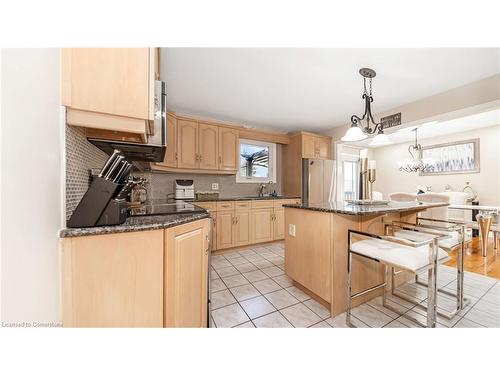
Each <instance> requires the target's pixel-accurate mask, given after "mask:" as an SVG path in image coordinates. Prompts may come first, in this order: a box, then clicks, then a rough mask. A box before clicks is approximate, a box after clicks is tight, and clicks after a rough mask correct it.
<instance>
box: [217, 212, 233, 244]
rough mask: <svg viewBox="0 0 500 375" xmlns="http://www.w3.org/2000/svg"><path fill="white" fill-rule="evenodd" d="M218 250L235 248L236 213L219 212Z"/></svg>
mask: <svg viewBox="0 0 500 375" xmlns="http://www.w3.org/2000/svg"><path fill="white" fill-rule="evenodd" d="M216 222H217V250H221V249H228V248H230V247H233V246H234V245H233V243H234V240H233V236H234V230H233V226H234V211H221V212H217V219H216Z"/></svg>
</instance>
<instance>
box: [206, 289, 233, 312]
mask: <svg viewBox="0 0 500 375" xmlns="http://www.w3.org/2000/svg"><path fill="white" fill-rule="evenodd" d="M210 302H211V304H212V305H211V307H212V310H215V309H218V308H220V307H224V306H227V305H230V304H232V303H235V302H236V300H235V299H234V297H233V295H232V294H231V292H229V290H227V289H225V290H221V291H220V292H215V293H212V295H211V296H210Z"/></svg>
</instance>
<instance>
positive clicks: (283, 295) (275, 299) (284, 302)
mask: <svg viewBox="0 0 500 375" xmlns="http://www.w3.org/2000/svg"><path fill="white" fill-rule="evenodd" d="M264 297H266V299H267V300H268V301H269V302H271V303H272V304H273V306H274V307H276V308H277V309H278V310H281V309H283V308H285V307H288V306H291V305H294V304H296V303H299V300H298V299H297V298H295V297H294V296H292V295H291V294H290V293H288V292H287V291H286V290H284V289H280V290H277V291H275V292H271V293H268V294H265V295H264Z"/></svg>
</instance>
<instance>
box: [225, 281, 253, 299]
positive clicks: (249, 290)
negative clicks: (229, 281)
mask: <svg viewBox="0 0 500 375" xmlns="http://www.w3.org/2000/svg"><path fill="white" fill-rule="evenodd" d="M230 290H231V293H233V296H234V297H235V298H236V299H237V300H238V301H243V300H246V299H250V298H253V297H257V296H260V293H259V291H258V290H257V289H255V288H254V287H253V286H252V285H251V284H245V285H241V286H237V287H234V288H231V289H230Z"/></svg>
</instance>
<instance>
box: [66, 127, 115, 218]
mask: <svg viewBox="0 0 500 375" xmlns="http://www.w3.org/2000/svg"><path fill="white" fill-rule="evenodd" d="M107 159H108V156H107V155H106V154H105V153H104V152H103V151H101V150H99V149H98V148H97V147H95V146H94V145H93V144H92V143H90V142H89V141H87V138H86V137H85V130H84V129H81V128H76V127H73V126H68V125H66V219H69V218H70V216H71V214H72V213H73V210H74V209H75V208H76V206H77V205H78V202H80V200H81V199H82V197H83V195H84V194H85V192H86V191H87V189H88V188H89V184H90V174H89V169H91V168H101V167H102V166H103V165H104V163H105V162H106V160H107Z"/></svg>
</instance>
